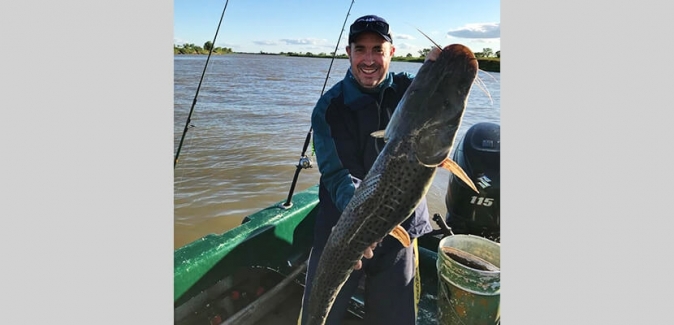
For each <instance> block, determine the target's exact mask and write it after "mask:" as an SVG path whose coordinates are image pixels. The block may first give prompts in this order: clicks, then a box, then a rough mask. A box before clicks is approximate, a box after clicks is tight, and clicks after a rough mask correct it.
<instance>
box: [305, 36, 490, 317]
mask: <svg viewBox="0 0 674 325" xmlns="http://www.w3.org/2000/svg"><path fill="white" fill-rule="evenodd" d="M477 71H478V64H477V60H476V58H475V56H474V54H473V52H472V51H471V50H470V49H469V48H467V47H466V46H463V45H461V44H452V45H449V46H446V47H445V48H444V49H443V50H442V52H441V53H440V55H439V57H438V58H437V60H435V61H426V62H424V64H423V65H422V66H421V68H420V69H419V72H418V73H417V74H416V76H415V78H414V79H413V81H412V83H411V84H410V86H409V88H408V89H407V91H406V92H405V94H404V95H403V98H402V99H401V101H400V103H399V104H398V106H397V108H396V110H395V112H394V113H393V116H392V117H391V121H390V122H389V124H388V126H387V128H386V130H385V133H384V138H385V140H386V145H385V146H384V148H383V150H382V152H381V153H380V154H379V156H378V157H377V160H376V161H375V162H374V164H373V166H372V168H371V169H370V171H369V172H368V174H367V175H366V176H365V178H364V179H363V181H362V183H361V184H360V186H358V188H356V191H355V193H354V196H353V198H352V199H351V201H350V202H349V203H348V204H347V206H346V208H345V209H344V211H343V212H342V215H341V216H340V218H339V220H338V222H337V224H336V225H335V227H334V228H333V230H332V233H331V234H330V237H329V238H328V241H327V244H326V246H325V248H324V250H323V254H322V255H321V257H320V260H319V262H318V267H317V272H316V275H315V278H314V279H313V281H312V289H311V292H310V295H309V300H308V306H305V307H306V308H308V313H307V314H308V319H307V320H306V322H305V324H306V325H324V324H325V320H326V318H327V315H328V314H329V312H330V309H331V308H332V304H333V303H334V301H335V298H336V297H337V294H338V293H339V290H340V289H341V288H342V286H343V285H344V283H345V282H346V280H347V279H348V277H349V275H350V274H351V272H352V271H353V268H354V266H355V265H356V263H357V262H358V260H360V259H361V258H362V257H363V252H364V251H365V249H366V248H367V247H369V246H370V245H372V244H373V243H375V242H378V241H380V240H382V239H383V238H384V236H386V235H387V234H388V233H389V232H391V231H392V230H393V229H394V228H395V227H396V226H397V225H399V224H400V223H402V222H403V221H405V219H407V217H409V216H410V215H411V214H412V212H413V211H414V209H415V208H416V207H417V205H418V204H419V202H420V201H421V199H422V197H423V196H424V195H426V193H427V192H428V189H429V188H430V186H431V183H432V181H433V178H434V177H435V173H436V171H437V166H439V165H440V164H441V163H442V162H443V161H444V160H445V159H446V158H447V157H448V156H449V152H450V150H451V148H452V145H453V143H454V138H455V137H456V131H457V130H458V129H459V126H460V124H461V119H462V117H463V113H464V111H465V108H466V102H467V100H468V94H469V92H470V88H471V87H472V84H473V81H474V80H475V78H476V76H477Z"/></svg>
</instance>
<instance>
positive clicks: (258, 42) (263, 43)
mask: <svg viewBox="0 0 674 325" xmlns="http://www.w3.org/2000/svg"><path fill="white" fill-rule="evenodd" d="M253 43H254V44H257V45H278V43H276V42H274V41H253Z"/></svg>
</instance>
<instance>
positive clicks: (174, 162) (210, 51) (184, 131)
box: [173, 0, 229, 169]
mask: <svg viewBox="0 0 674 325" xmlns="http://www.w3.org/2000/svg"><path fill="white" fill-rule="evenodd" d="M227 4H229V0H227V1H225V8H224V9H222V15H220V21H219V22H218V28H216V29H215V35H214V36H213V43H211V49H210V50H209V51H208V57H207V58H206V64H205V65H204V71H202V72H201V78H200V79H199V86H197V91H196V93H195V94H194V100H192V107H191V108H190V113H189V114H188V115H187V121H186V122H185V128H184V129H183V134H182V136H181V137H180V144H178V149H177V150H176V156H175V158H174V160H173V168H174V169H175V168H176V164H177V163H178V156H179V155H180V149H181V148H182V146H183V141H184V140H185V134H187V130H188V129H189V128H190V122H191V121H192V113H193V112H194V105H196V104H197V96H199V89H201V83H202V82H203V81H204V75H205V74H206V68H207V67H208V61H210V59H211V54H212V53H213V49H214V48H215V39H216V38H217V37H218V31H219V30H220V25H221V24H222V18H223V17H225V11H227Z"/></svg>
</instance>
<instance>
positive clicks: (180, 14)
mask: <svg viewBox="0 0 674 325" xmlns="http://www.w3.org/2000/svg"><path fill="white" fill-rule="evenodd" d="M351 3H352V1H351V0H332V1H323V0H321V1H319V0H276V1H275V0H232V1H227V0H217V1H216V0H196V1H195V0H175V1H174V8H173V9H174V11H173V14H174V24H173V42H174V45H182V44H185V43H193V44H195V45H199V46H202V47H203V44H204V43H206V42H207V41H211V42H213V39H214V38H215V42H214V43H215V46H216V47H227V48H231V49H232V50H233V51H234V52H249V53H259V52H261V51H262V52H268V53H280V52H298V53H305V52H311V53H314V54H318V53H331V52H333V51H334V50H335V47H336V46H338V50H337V54H343V53H346V52H345V50H344V47H345V46H346V43H347V37H348V30H349V25H351V23H353V21H354V20H355V19H356V18H358V17H360V16H364V15H368V14H374V15H378V16H380V17H383V18H384V19H386V20H387V21H388V23H389V25H390V26H391V32H392V34H393V45H394V46H395V48H396V52H395V55H396V56H405V55H406V54H407V53H411V54H412V55H414V56H418V55H419V53H418V51H419V50H422V49H424V48H430V47H431V46H432V43H431V42H430V41H429V40H428V39H426V37H424V36H423V34H422V33H420V32H419V31H417V28H418V29H419V30H421V31H422V32H423V33H424V34H426V35H428V36H429V37H430V38H431V39H433V40H434V41H435V42H436V43H438V44H439V45H441V46H444V45H449V44H453V43H461V44H464V45H466V46H468V47H469V48H471V49H472V50H473V52H482V51H483V49H485V48H490V49H491V50H492V51H493V52H494V53H495V52H496V51H499V50H500V48H501V39H500V34H501V28H500V25H501V19H500V11H501V4H500V1H499V0H423V1H418V0H389V1H375V0H359V1H355V2H353V6H352V7H351V12H350V13H349V16H348V17H347V16H346V15H347V12H348V11H349V6H351ZM225 4H227V8H226V9H225V12H224V16H223V9H224V8H225ZM221 17H222V22H221V23H220V19H221ZM345 19H346V25H345V24H344V22H345ZM218 24H220V27H219V29H218ZM342 27H343V28H344V31H342ZM216 31H217V36H216ZM340 33H341V38H340ZM338 40H339V45H338V44H337V41H338Z"/></svg>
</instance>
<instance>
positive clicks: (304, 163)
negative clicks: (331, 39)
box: [281, 0, 355, 209]
mask: <svg viewBox="0 0 674 325" xmlns="http://www.w3.org/2000/svg"><path fill="white" fill-rule="evenodd" d="M354 2H355V0H351V5H349V10H348V11H347V12H346V17H344V23H343V24H342V30H341V31H340V32H339V38H337V44H336V45H335V51H334V52H333V53H332V59H331V60H330V67H328V73H327V74H326V75H325V82H324V83H323V89H321V96H323V92H325V86H326V85H327V84H328V79H329V78H330V70H332V63H333V62H335V57H336V56H337V50H338V49H339V41H340V40H341V39H342V34H343V33H344V27H345V26H346V22H347V20H348V19H349V15H350V14H351V7H353V3H354ZM319 98H320V97H319ZM312 132H313V127H309V132H307V137H306V139H305V140H304V147H303V148H302V154H300V161H299V163H298V164H297V169H296V170H295V176H293V182H292V184H291V185H290V191H289V192H288V199H287V200H286V202H285V203H283V204H281V207H283V208H286V209H287V208H290V207H291V206H292V203H291V202H290V201H291V199H292V196H293V192H294V191H295V185H297V177H298V176H299V174H300V171H301V170H302V169H305V168H311V160H310V159H309V158H308V157H307V156H306V153H307V148H308V147H309V142H310V141H311V133H312Z"/></svg>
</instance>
